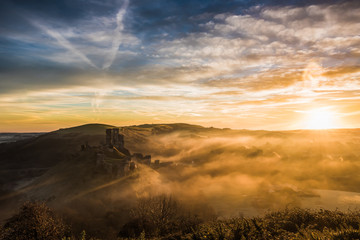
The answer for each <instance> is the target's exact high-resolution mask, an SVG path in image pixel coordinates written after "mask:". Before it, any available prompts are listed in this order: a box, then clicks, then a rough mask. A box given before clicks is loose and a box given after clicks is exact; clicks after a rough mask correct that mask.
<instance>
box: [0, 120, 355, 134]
mask: <svg viewBox="0 0 360 240" xmlns="http://www.w3.org/2000/svg"><path fill="white" fill-rule="evenodd" d="M172 124H188V125H193V126H199V127H204V128H215V129H220V130H227V129H228V130H234V131H242V130H243V131H267V132H292V131H313V132H327V131H333V130H358V129H360V128H346V127H344V128H328V129H324V128H321V129H312V128H298V129H286V130H284V129H271V130H269V129H260V128H259V129H249V128H227V127H224V128H221V127H214V126H203V125H199V124H191V123H186V122H177V123H175V122H174V123H142V124H136V125H116V124H115V125H113V124H107V123H85V124H80V125H74V126H68V127H60V128H57V129H51V130H49V131H31V130H30V131H23V132H16V131H8V132H0V134H17V133H19V134H21V133H44V134H45V133H50V132H55V131H59V130H64V129H71V128H76V127H83V126H87V125H108V126H111V127H114V128H122V127H137V126H141V125H172Z"/></svg>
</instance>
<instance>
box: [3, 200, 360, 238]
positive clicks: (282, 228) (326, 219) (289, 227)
mask: <svg viewBox="0 0 360 240" xmlns="http://www.w3.org/2000/svg"><path fill="white" fill-rule="evenodd" d="M132 216H133V218H132V219H131V220H129V222H128V223H126V224H125V225H123V226H122V227H121V226H119V228H120V229H121V230H120V233H119V237H118V239H129V238H131V239H134V238H136V239H184V240H185V239H186V240H187V239H188V240H190V239H191V240H203V239H213V240H215V239H223V240H225V239H229V240H230V239H234V240H238V239H254V240H255V239H319V240H322V239H323V240H325V239H326V240H328V239H334V240H336V239H360V211H353V212H350V211H349V212H346V213H345V212H342V211H338V210H335V211H329V210H322V209H320V210H309V209H300V208H292V209H285V210H282V211H272V212H269V213H267V214H265V215H264V216H262V217H254V218H244V217H239V218H231V219H225V220H224V219H222V220H219V219H217V220H216V219H214V220H210V219H204V218H201V217H200V215H197V214H195V213H190V212H187V210H186V208H185V207H184V206H182V205H181V203H180V202H179V201H177V200H176V199H174V198H173V197H169V196H166V195H160V196H153V197H147V198H141V199H139V201H138V204H137V205H136V207H134V209H132ZM74 236H78V237H74ZM0 239H1V240H11V239H18V240H21V239H24V240H25V239H50V240H51V239H65V240H77V239H82V240H85V239H99V238H94V237H93V236H91V235H89V234H88V232H87V230H84V231H82V232H80V233H76V234H72V235H70V234H69V229H68V228H67V227H66V224H65V223H64V222H63V221H62V220H61V219H60V218H59V217H57V216H56V215H55V214H54V212H53V211H52V210H51V209H49V208H48V207H47V206H46V205H45V204H44V203H37V202H35V203H34V202H27V203H25V204H24V205H23V206H22V207H21V209H20V212H19V213H18V214H16V215H14V216H13V217H12V218H10V219H9V220H8V221H7V222H6V223H5V224H4V226H2V228H1V233H0ZM102 239H108V238H106V237H105V238H102Z"/></svg>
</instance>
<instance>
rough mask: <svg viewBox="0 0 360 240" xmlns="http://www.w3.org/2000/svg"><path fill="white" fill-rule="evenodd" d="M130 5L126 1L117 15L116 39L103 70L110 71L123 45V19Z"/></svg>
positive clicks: (126, 0) (127, 0)
mask: <svg viewBox="0 0 360 240" xmlns="http://www.w3.org/2000/svg"><path fill="white" fill-rule="evenodd" d="M128 5H129V0H125V2H124V4H123V5H122V7H121V8H120V10H119V12H118V13H117V15H116V24H117V27H116V29H115V31H114V38H113V41H112V45H111V49H110V53H109V55H107V57H106V59H105V62H104V65H103V67H102V68H103V69H108V68H109V67H110V66H111V65H112V64H113V62H114V60H115V57H116V54H117V52H118V49H119V46H120V44H121V33H122V30H124V24H123V18H124V15H125V13H126V9H127V7H128Z"/></svg>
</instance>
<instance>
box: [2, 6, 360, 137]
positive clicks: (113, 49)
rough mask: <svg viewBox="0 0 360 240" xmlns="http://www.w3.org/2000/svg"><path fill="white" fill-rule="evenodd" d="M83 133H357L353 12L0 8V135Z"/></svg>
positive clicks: (359, 110)
mask: <svg viewBox="0 0 360 240" xmlns="http://www.w3.org/2000/svg"><path fill="white" fill-rule="evenodd" d="M95 122H96V123H107V124H113V125H117V126H121V125H135V124H142V123H174V122H186V123H192V124H200V125H203V126H208V127H209V126H213V127H229V128H236V129H244V128H245V129H267V130H282V129H284V130H287V129H301V128H318V127H319V122H320V125H322V126H323V127H324V128H359V127H360V1H357V0H354V1H329V0H327V1H325V0H324V1H322V0H313V1H310V0H302V1H300V0H290V1H280V0H273V1H272V0H264V1H250V0H232V1H231V0H217V1H215V0H154V1H149V0H108V1H102V0H56V1H55V0H54V1H47V0H13V1H11V0H3V1H1V6H0V132H8V131H16V132H22V131H50V130H56V129H58V128H62V127H70V126H75V125H80V124H85V123H95ZM315 123H317V124H315ZM322 123H323V124H322ZM314 124H315V125H314Z"/></svg>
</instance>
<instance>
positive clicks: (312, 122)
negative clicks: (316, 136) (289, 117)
mask: <svg viewBox="0 0 360 240" xmlns="http://www.w3.org/2000/svg"><path fill="white" fill-rule="evenodd" d="M335 125H336V124H335V113H334V112H333V111H331V110H330V109H325V108H321V109H313V110H311V111H309V112H308V117H307V127H306V128H308V129H330V128H335V127H336V126H335Z"/></svg>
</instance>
